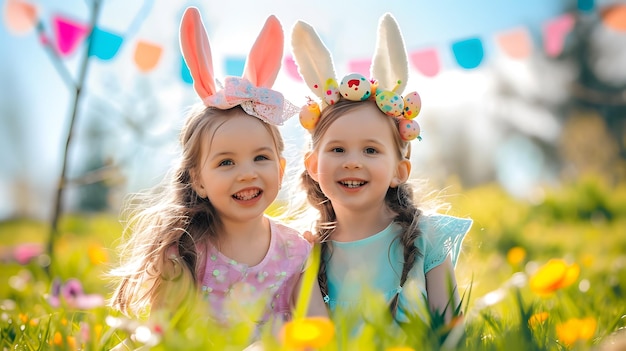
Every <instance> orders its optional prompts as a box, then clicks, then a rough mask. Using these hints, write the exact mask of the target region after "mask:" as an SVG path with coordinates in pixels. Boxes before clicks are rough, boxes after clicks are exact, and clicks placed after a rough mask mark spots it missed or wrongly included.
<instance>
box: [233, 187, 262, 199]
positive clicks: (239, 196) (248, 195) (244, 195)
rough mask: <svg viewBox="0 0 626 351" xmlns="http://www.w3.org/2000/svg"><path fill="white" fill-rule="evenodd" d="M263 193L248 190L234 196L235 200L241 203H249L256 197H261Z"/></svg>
mask: <svg viewBox="0 0 626 351" xmlns="http://www.w3.org/2000/svg"><path fill="white" fill-rule="evenodd" d="M262 192H263V191H261V189H247V190H242V191H240V192H238V193H236V194H233V198H234V199H235V200H240V201H248V200H252V199H254V198H256V197H258V196H259V195H261V193H262Z"/></svg>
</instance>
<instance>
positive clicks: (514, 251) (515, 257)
mask: <svg viewBox="0 0 626 351" xmlns="http://www.w3.org/2000/svg"><path fill="white" fill-rule="evenodd" d="M525 258H526V250H524V248H523V247H519V246H514V247H512V248H511V249H510V250H509V251H508V252H507V253H506V260H507V262H509V264H510V265H511V266H518V265H519V264H520V263H522V262H524V259H525Z"/></svg>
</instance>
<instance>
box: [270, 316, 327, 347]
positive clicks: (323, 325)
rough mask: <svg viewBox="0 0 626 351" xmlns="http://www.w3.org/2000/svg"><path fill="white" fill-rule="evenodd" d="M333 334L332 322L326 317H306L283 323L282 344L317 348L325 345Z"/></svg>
mask: <svg viewBox="0 0 626 351" xmlns="http://www.w3.org/2000/svg"><path fill="white" fill-rule="evenodd" d="M334 335H335V326H334V324H333V322H332V321H331V320H330V319H328V318H326V317H307V318H303V319H294V320H292V321H289V322H287V323H285V325H284V326H283V329H282V339H283V344H284V345H285V346H287V347H288V348H291V349H296V350H303V349H307V348H312V349H318V348H321V347H324V346H326V345H327V344H328V343H329V342H330V341H331V340H332V338H333V337H334Z"/></svg>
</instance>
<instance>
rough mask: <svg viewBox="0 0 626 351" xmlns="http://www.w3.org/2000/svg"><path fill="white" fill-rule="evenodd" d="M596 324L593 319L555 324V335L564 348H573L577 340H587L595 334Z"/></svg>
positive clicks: (576, 319) (574, 319) (573, 319)
mask: <svg viewBox="0 0 626 351" xmlns="http://www.w3.org/2000/svg"><path fill="white" fill-rule="evenodd" d="M596 326H597V322H596V320H595V318H593V317H587V318H583V319H578V318H572V319H569V320H567V321H566V322H564V323H560V324H557V326H556V335H557V337H558V338H559V341H561V342H562V343H563V344H564V345H566V346H569V347H571V346H573V345H574V344H575V343H576V342H577V341H579V340H582V341H584V340H589V339H591V338H592V337H593V335H594V334H595V332H596Z"/></svg>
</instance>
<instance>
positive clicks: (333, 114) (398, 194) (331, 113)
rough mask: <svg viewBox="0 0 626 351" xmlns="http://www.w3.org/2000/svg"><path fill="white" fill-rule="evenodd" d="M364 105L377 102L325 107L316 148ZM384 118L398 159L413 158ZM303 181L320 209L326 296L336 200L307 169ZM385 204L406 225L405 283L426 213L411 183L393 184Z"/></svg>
mask: <svg viewBox="0 0 626 351" xmlns="http://www.w3.org/2000/svg"><path fill="white" fill-rule="evenodd" d="M363 104H375V101H373V100H367V101H363V102H361V101H349V100H345V99H340V100H339V101H338V102H336V103H335V104H333V105H329V106H327V107H325V108H324V110H323V111H322V114H321V116H320V121H319V123H318V124H317V126H316V127H315V129H314V130H313V131H312V135H311V148H312V151H313V152H316V151H317V148H318V145H319V142H320V140H321V139H322V137H323V136H324V134H325V133H326V131H327V130H328V128H329V127H330V126H331V125H332V124H333V123H334V122H335V121H336V120H337V119H339V118H341V117H342V116H344V115H345V114H347V113H348V112H350V111H352V110H354V109H356V108H358V107H359V106H363ZM376 111H379V110H378V108H376ZM380 117H381V118H384V119H385V120H386V121H388V124H389V128H391V130H392V132H393V136H394V145H395V146H396V151H397V153H396V154H397V157H398V160H401V159H403V158H406V159H409V158H410V144H409V143H408V142H406V141H403V140H402V139H401V138H400V133H399V132H398V126H397V121H396V119H395V118H390V117H388V116H386V115H385V114H383V113H382V112H380ZM300 180H301V185H302V186H303V188H304V189H305V191H306V195H307V200H308V202H309V204H310V205H311V206H313V207H314V208H315V209H317V210H318V211H319V218H318V220H317V222H316V223H315V231H316V234H317V235H318V237H319V240H320V242H321V248H322V260H321V262H320V269H319V274H318V280H319V283H320V288H321V290H322V295H323V296H324V295H327V294H328V282H327V279H326V264H327V261H328V258H327V257H330V255H332V245H331V242H330V240H329V239H330V237H331V235H332V233H333V232H334V230H335V227H336V226H335V224H336V220H337V218H336V215H335V211H334V209H333V206H332V203H331V202H330V200H329V199H328V197H326V195H325V194H324V193H323V192H322V189H321V188H320V185H319V183H317V182H316V181H315V180H313V178H311V176H310V175H309V173H308V172H307V171H306V170H305V171H304V172H302V174H301V177H300ZM385 204H386V205H387V207H388V208H389V209H390V210H391V211H392V212H394V213H396V216H395V218H394V222H396V223H398V224H399V225H400V226H401V228H402V232H401V233H400V235H399V236H398V240H400V243H401V244H402V247H403V249H404V252H403V256H404V264H403V268H402V274H401V276H400V286H402V285H404V283H405V282H406V279H407V277H408V273H409V271H410V270H411V268H412V267H413V265H414V263H415V260H416V258H417V257H418V255H421V253H420V252H418V250H417V247H416V246H415V244H414V243H415V240H416V239H417V238H418V237H419V236H420V235H421V233H420V230H419V227H418V219H419V216H420V215H421V213H422V212H421V210H420V209H419V208H417V205H416V203H415V201H414V189H413V188H412V186H411V185H410V184H409V183H403V184H400V185H399V186H398V187H395V188H392V187H390V188H389V189H388V190H387V194H386V196H385ZM397 303H398V295H397V294H396V296H395V297H394V298H393V300H392V301H391V305H390V308H391V310H392V312H393V313H395V310H396V307H397Z"/></svg>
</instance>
